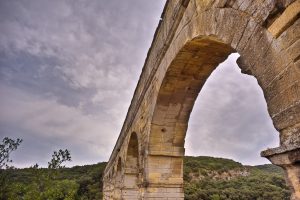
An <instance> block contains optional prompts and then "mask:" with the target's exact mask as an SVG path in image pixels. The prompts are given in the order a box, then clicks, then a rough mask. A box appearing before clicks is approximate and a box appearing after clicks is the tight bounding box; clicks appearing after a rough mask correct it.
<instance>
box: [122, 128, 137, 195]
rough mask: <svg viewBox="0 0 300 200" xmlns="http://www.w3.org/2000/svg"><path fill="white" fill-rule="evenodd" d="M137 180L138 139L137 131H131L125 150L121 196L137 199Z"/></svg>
mask: <svg viewBox="0 0 300 200" xmlns="http://www.w3.org/2000/svg"><path fill="white" fill-rule="evenodd" d="M139 182H140V181H139V140H138V135H137V133H136V132H132V133H131V135H130V138H129V142H128V147H127V151H126V160H125V168H124V187H123V189H122V198H123V199H138V198H139V185H140V184H139Z"/></svg>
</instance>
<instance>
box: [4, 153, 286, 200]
mask: <svg viewBox="0 0 300 200" xmlns="http://www.w3.org/2000/svg"><path fill="white" fill-rule="evenodd" d="M105 165H106V163H104V162H103V163H98V164H94V165H85V166H75V167H72V168H62V169H58V170H54V171H53V170H50V169H36V168H26V169H8V170H1V171H0V173H1V180H0V184H1V185H0V186H1V187H0V199H1V200H19V199H20V200H21V199H22V200H29V199H30V200H32V199H35V200H39V199H40V200H46V199H47V200H58V199H65V200H71V199H78V200H97V199H102V175H103V171H104V168H105ZM184 192H185V199H187V200H288V199H289V196H290V193H289V190H288V188H287V186H286V184H285V181H284V177H283V171H282V170H281V169H280V168H279V167H276V166H274V165H261V166H254V167H251V166H243V165H242V164H240V163H238V162H235V161H233V160H229V159H223V158H212V157H203V156H201V157H185V158H184Z"/></svg>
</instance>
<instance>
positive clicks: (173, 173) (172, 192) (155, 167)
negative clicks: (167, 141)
mask: <svg viewBox="0 0 300 200" xmlns="http://www.w3.org/2000/svg"><path fill="white" fill-rule="evenodd" d="M147 162H148V165H147V166H148V167H147V169H146V172H147V176H148V178H147V183H145V184H144V185H145V186H146V188H145V199H174V200H175V199H176V200H179V199H184V192H183V159H182V156H174V155H173V156H172V155H168V154H166V152H165V155H163V154H162V152H161V153H160V154H159V153H157V154H152V155H149V156H148V161H147Z"/></svg>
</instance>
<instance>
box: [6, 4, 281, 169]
mask: <svg viewBox="0 0 300 200" xmlns="http://www.w3.org/2000/svg"><path fill="white" fill-rule="evenodd" d="M164 4H165V0H156V1H148V0H110V1H106V0H89V1H83V0H76V1H74V0H52V1H47V0H26V1H22V0H13V1H11V0H3V1H1V2H0V27H1V32H0V95H1V98H0V139H1V140H2V139H3V138H4V137H5V136H8V137H11V138H22V139H23V140H24V141H23V143H22V144H21V146H20V148H19V149H18V150H17V151H16V152H14V153H13V156H12V158H13V160H14V165H15V166H17V167H26V166H30V165H33V164H35V163H39V164H40V165H41V166H46V165H47V161H48V160H50V156H51V154H52V152H53V151H54V150H57V149H60V148H61V149H65V148H67V149H69V150H70V151H71V154H72V160H73V162H72V163H71V165H82V164H91V163H97V162H100V161H107V160H108V158H109V156H110V154H111V151H112V149H113V147H114V144H115V142H116V139H117V137H118V135H119V132H120V130H121V127H122V123H123V121H124V119H125V116H126V112H127V109H128V107H129V104H130V100H131V98H132V95H133V92H134V89H135V86H136V84H137V81H138V78H139V75H140V73H141V69H142V66H143V63H144V60H145V58H146V54H147V51H148V48H149V47H150V44H151V41H152V38H153V34H154V31H155V28H156V26H157V24H158V21H159V19H160V15H161V12H162V9H163V6H164ZM237 57H238V55H232V56H231V57H230V58H229V59H228V60H227V61H226V62H225V63H224V64H223V65H222V66H220V67H219V68H218V69H217V70H216V71H214V72H213V75H212V76H211V77H210V78H209V80H208V82H207V83H206V84H205V86H204V88H203V90H202V92H201V93H200V96H199V98H198V99H197V103H196V105H195V109H194V110H193V113H192V116H191V120H190V127H189V130H188V134H187V135H188V136H187V140H186V149H187V150H186V151H187V154H188V155H211V156H221V157H227V158H232V159H235V160H237V161H240V162H242V163H244V164H260V163H266V162H267V160H266V159H263V158H260V157H259V152H260V151H261V150H263V149H266V148H267V147H274V146H277V143H278V139H277V138H278V133H277V132H276V130H275V129H274V127H273V125H272V122H271V120H270V118H269V116H268V113H267V109H266V104H265V101H264V99H263V94H262V92H261V90H260V88H259V87H258V85H257V83H256V81H255V79H254V78H252V77H249V76H246V75H242V74H241V73H240V70H239V68H238V67H237V66H236V64H235V60H236V58H237Z"/></svg>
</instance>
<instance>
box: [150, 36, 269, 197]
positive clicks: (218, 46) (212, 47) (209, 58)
mask: <svg viewBox="0 0 300 200" xmlns="http://www.w3.org/2000/svg"><path fill="white" fill-rule="evenodd" d="M235 52H236V51H235V50H234V49H233V48H231V46H229V45H227V44H225V43H224V42H222V41H221V40H219V39H218V38H216V37H215V36H212V35H211V36H204V37H196V38H194V39H192V40H190V41H188V42H187V43H186V44H185V45H184V46H183V48H182V49H181V50H180V51H179V53H178V54H177V55H176V57H175V59H174V60H173V61H172V62H171V65H170V66H169V67H168V69H167V71H166V74H165V77H164V78H163V81H162V84H161V86H160V89H159V92H158V97H157V101H156V105H155V108H154V113H153V118H152V123H151V131H150V138H149V156H148V163H147V164H148V171H149V172H148V173H149V176H148V177H147V178H148V180H149V187H148V190H155V191H159V190H160V187H161V185H163V186H164V189H165V191H166V193H174V195H175V196H176V198H183V196H184V194H183V189H182V188H183V187H182V186H183V159H182V157H183V156H184V155H185V148H184V144H185V138H186V132H187V128H188V122H189V118H190V114H191V111H192V109H193V107H194V103H195V101H196V99H197V97H198V94H199V93H200V91H201V89H202V87H203V85H204V84H205V82H206V80H207V79H208V77H209V76H210V75H211V73H212V72H213V71H214V70H215V69H216V67H217V66H218V65H219V64H220V63H222V62H224V61H225V60H226V59H227V57H228V56H229V55H230V54H231V53H235ZM239 67H240V68H242V72H244V73H247V74H249V75H252V74H251V71H245V70H244V68H245V67H246V66H245V65H242V66H239ZM243 70H244V71H243ZM269 106H270V105H269ZM271 106H272V105H271ZM269 109H270V108H269ZM271 109H272V108H271Z"/></svg>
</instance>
